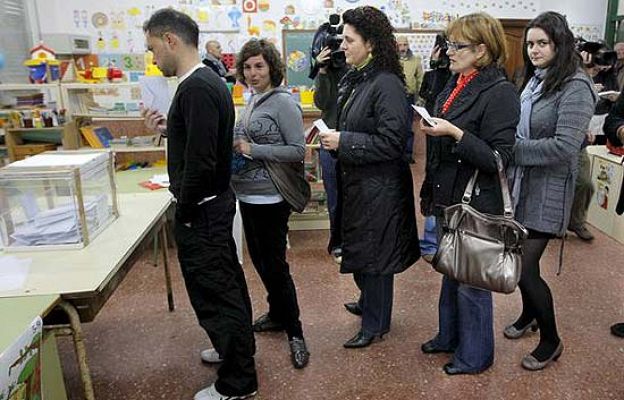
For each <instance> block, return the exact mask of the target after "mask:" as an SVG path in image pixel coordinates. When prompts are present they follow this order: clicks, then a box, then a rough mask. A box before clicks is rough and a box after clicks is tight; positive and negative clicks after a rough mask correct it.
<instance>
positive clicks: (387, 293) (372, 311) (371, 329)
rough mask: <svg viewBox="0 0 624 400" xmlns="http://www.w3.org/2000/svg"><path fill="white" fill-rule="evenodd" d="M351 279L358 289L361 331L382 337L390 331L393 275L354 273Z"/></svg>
mask: <svg viewBox="0 0 624 400" xmlns="http://www.w3.org/2000/svg"><path fill="white" fill-rule="evenodd" d="M353 279H354V280H355V284H356V285H357V287H358V288H359V289H360V299H359V300H358V304H359V306H360V308H361V309H362V331H364V332H366V333H369V334H371V335H383V334H385V333H387V332H389V331H390V320H391V318H392V300H393V296H394V275H368V274H360V273H354V274H353Z"/></svg>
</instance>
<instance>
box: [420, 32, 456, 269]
mask: <svg viewBox="0 0 624 400" xmlns="http://www.w3.org/2000/svg"><path fill="white" fill-rule="evenodd" d="M429 66H430V67H431V70H429V71H427V72H425V76H424V77H423V82H422V85H421V86H420V98H421V99H422V100H424V102H425V108H426V109H427V111H428V112H429V114H431V115H433V113H434V107H435V102H436V99H437V98H438V95H439V94H440V92H441V91H442V89H444V87H445V86H446V83H447V82H448V80H449V78H450V77H451V71H450V70H449V59H448V56H447V55H446V36H444V35H443V34H438V35H436V44H435V45H434V46H433V49H432V50H431V58H430V59H429ZM425 140H426V146H427V148H426V151H427V155H426V157H427V158H426V164H425V171H428V170H429V169H430V168H432V165H431V164H432V162H433V159H432V151H431V143H430V141H431V137H430V136H427V137H426V139H425ZM425 173H426V172H425ZM427 188H429V187H428V186H425V185H423V186H422V187H421V191H420V199H421V200H420V213H421V214H422V215H423V216H424V217H425V227H424V234H423V237H422V238H421V239H420V252H421V253H422V258H423V259H424V260H425V261H427V262H428V263H429V264H431V261H432V260H433V256H434V255H435V253H436V251H437V250H438V233H437V228H436V218H435V216H434V215H433V210H432V209H431V207H428V205H431V202H430V201H429V198H430V197H431V193H427ZM423 189H424V191H423Z"/></svg>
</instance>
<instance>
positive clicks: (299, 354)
mask: <svg viewBox="0 0 624 400" xmlns="http://www.w3.org/2000/svg"><path fill="white" fill-rule="evenodd" d="M288 344H289V345H290V361H292V365H293V367H295V368H297V369H301V368H303V367H305V366H306V365H308V361H310V352H309V351H308V348H307V347H306V344H305V340H304V339H303V338H297V337H295V338H292V340H290V341H289V342H288Z"/></svg>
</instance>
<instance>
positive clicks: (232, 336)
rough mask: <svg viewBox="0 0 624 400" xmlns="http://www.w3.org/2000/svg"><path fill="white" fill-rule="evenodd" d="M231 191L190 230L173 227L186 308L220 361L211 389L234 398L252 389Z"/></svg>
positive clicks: (246, 303) (208, 206) (246, 302)
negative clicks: (191, 313)
mask: <svg viewBox="0 0 624 400" xmlns="http://www.w3.org/2000/svg"><path fill="white" fill-rule="evenodd" d="M235 212H236V201H235V198H234V194H233V192H232V190H228V191H227V192H225V193H223V194H221V195H219V196H218V197H217V198H215V199H213V200H212V201H209V202H207V203H204V204H203V205H202V206H201V207H200V211H199V214H198V215H197V217H196V218H195V219H194V220H193V221H192V223H191V227H188V226H186V225H184V224H182V223H179V222H177V221H176V222H175V239H176V243H177V246H178V259H179V261H180V266H181V268H182V274H183V276H184V282H185V284H186V290H187V292H188V295H189V298H190V300H191V305H192V306H193V309H194V310H195V314H196V315H197V318H198V320H199V324H200V325H201V326H202V327H203V328H204V329H205V330H206V332H207V333H208V336H209V337H210V341H211V342H212V345H213V346H214V348H215V350H216V351H217V352H218V353H219V355H220V356H221V357H222V358H223V363H222V364H221V367H220V368H219V371H218V377H217V381H216V382H215V385H216V388H217V390H218V391H219V393H221V394H224V395H228V396H236V395H243V394H248V393H251V392H253V391H255V390H257V388H258V381H257V377H256V369H255V365H254V353H255V351H256V348H255V342H254V336H253V331H252V328H251V315H252V311H251V301H250V299H249V292H248V291H247V284H246V283H245V275H244V273H243V269H242V268H241V265H240V264H239V263H238V258H237V256H236V243H235V242H234V238H233V237H232V224H233V221H234V214H235Z"/></svg>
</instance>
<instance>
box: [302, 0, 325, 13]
mask: <svg viewBox="0 0 624 400" xmlns="http://www.w3.org/2000/svg"><path fill="white" fill-rule="evenodd" d="M322 6H323V5H322V4H321V2H319V1H309V0H299V10H300V12H302V13H303V14H307V15H318V14H321V13H322V12H323V9H322V8H323V7H322Z"/></svg>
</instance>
